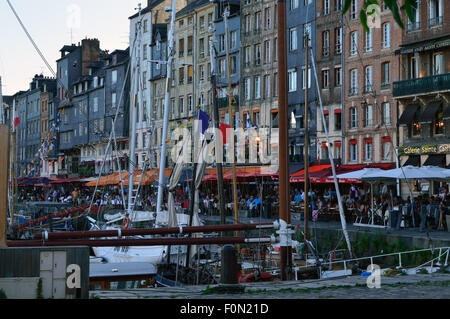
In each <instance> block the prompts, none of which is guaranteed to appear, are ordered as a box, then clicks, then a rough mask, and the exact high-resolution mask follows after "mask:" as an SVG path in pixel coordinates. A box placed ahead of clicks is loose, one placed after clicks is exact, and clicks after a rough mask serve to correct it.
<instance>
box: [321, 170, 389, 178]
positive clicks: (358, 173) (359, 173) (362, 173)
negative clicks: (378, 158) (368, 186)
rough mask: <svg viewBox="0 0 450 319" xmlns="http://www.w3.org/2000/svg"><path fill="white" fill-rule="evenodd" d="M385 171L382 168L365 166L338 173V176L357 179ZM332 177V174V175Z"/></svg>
mask: <svg viewBox="0 0 450 319" xmlns="http://www.w3.org/2000/svg"><path fill="white" fill-rule="evenodd" d="M381 172H383V170H382V169H380V168H363V169H361V170H358V171H354V172H349V173H344V174H339V175H336V177H337V178H355V179H361V178H362V177H364V176H366V175H368V174H375V173H381ZM330 178H332V176H330Z"/></svg>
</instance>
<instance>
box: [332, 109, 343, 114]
mask: <svg viewBox="0 0 450 319" xmlns="http://www.w3.org/2000/svg"><path fill="white" fill-rule="evenodd" d="M341 113H342V110H341V109H335V110H334V114H341Z"/></svg>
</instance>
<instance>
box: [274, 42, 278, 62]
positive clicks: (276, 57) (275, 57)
mask: <svg viewBox="0 0 450 319" xmlns="http://www.w3.org/2000/svg"><path fill="white" fill-rule="evenodd" d="M277 41H278V39H277V38H275V39H274V40H273V60H274V61H278V42H277Z"/></svg>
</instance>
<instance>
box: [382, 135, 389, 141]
mask: <svg viewBox="0 0 450 319" xmlns="http://www.w3.org/2000/svg"><path fill="white" fill-rule="evenodd" d="M382 140H383V142H390V141H391V138H390V137H389V136H385V137H383V139H382Z"/></svg>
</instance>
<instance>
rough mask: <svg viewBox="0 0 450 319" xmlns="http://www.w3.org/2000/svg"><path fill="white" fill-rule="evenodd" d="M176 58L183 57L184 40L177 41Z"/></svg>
mask: <svg viewBox="0 0 450 319" xmlns="http://www.w3.org/2000/svg"><path fill="white" fill-rule="evenodd" d="M178 56H179V57H183V56H184V39H180V40H179V41H178Z"/></svg>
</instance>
